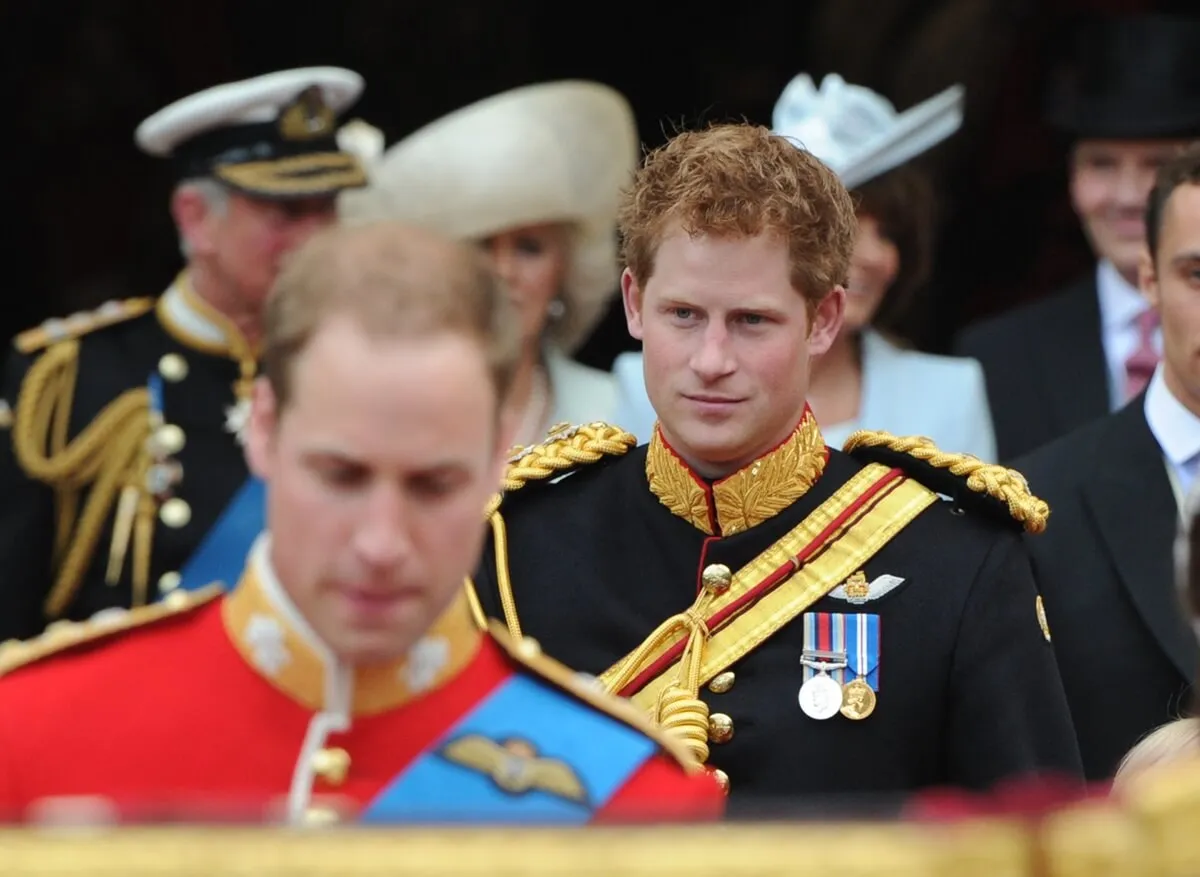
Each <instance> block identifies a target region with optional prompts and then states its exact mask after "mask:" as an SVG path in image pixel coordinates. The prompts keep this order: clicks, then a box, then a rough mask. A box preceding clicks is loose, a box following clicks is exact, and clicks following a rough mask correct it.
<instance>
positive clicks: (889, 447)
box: [842, 429, 1050, 533]
mask: <svg viewBox="0 0 1200 877" xmlns="http://www.w3.org/2000/svg"><path fill="white" fill-rule="evenodd" d="M842 450H844V451H845V452H846V453H847V454H851V455H852V456H854V457H857V458H860V459H863V460H867V461H869V462H874V463H883V464H885V465H889V466H894V467H897V468H900V469H903V470H904V471H905V472H907V473H908V474H909V475H910V476H911V477H913V478H915V479H917V480H918V481H920V482H921V483H922V484H924V485H925V486H926V487H928V488H929V489H930V490H934V491H936V492H938V493H942V494H946V495H948V496H953V497H955V498H957V499H959V500H964V499H966V498H967V496H968V494H964V492H963V491H962V490H961V488H962V487H963V486H965V487H966V488H967V490H968V491H969V494H973V495H975V496H977V497H978V498H980V499H981V500H983V502H984V503H985V504H986V506H984V505H979V504H975V506H976V507H977V508H986V510H987V511H989V512H992V511H995V512H999V513H1000V514H1001V515H1002V516H1003V517H1005V518H1011V520H1013V521H1015V522H1016V523H1017V524H1019V525H1020V526H1021V527H1022V528H1023V529H1024V530H1025V532H1027V533H1041V532H1042V531H1044V530H1045V529H1046V520H1047V519H1048V518H1049V517H1050V507H1049V506H1048V505H1047V504H1046V502H1045V501H1044V500H1042V499H1039V498H1038V497H1036V496H1034V495H1033V493H1031V492H1030V490H1029V483H1028V482H1027V481H1026V480H1025V476H1024V475H1022V474H1021V473H1020V472H1018V471H1017V470H1016V469H1009V468H1007V467H1005V466H998V465H996V464H994V463H985V462H984V461H982V460H980V459H979V458H978V457H973V456H971V455H970V454H954V453H949V452H947V451H943V450H941V449H940V448H939V447H938V446H937V445H935V444H934V443H933V442H932V441H931V440H930V439H927V438H925V437H924V436H895V435H892V434H891V433H889V432H880V431H876V430H869V429H860V430H859V431H858V432H855V433H853V434H852V435H851V436H850V437H849V438H848V439H846V444H845V446H844V447H843V448H842Z"/></svg>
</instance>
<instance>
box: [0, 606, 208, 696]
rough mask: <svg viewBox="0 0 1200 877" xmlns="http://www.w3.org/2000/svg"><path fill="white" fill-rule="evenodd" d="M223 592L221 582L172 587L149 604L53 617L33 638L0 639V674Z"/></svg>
mask: <svg viewBox="0 0 1200 877" xmlns="http://www.w3.org/2000/svg"><path fill="white" fill-rule="evenodd" d="M224 592H225V589H224V588H223V587H221V585H219V584H213V585H208V586H207V587H204V588H200V589H198V590H196V591H174V592H172V593H171V594H168V595H167V597H166V598H165V599H164V600H162V601H161V602H159V603H152V604H151V605H149V606H139V607H138V608H136V609H115V610H105V611H102V612H98V613H96V614H95V615H93V616H92V617H91V618H89V619H88V620H87V621H55V622H53V623H52V624H51V625H50V626H49V627H47V628H46V630H45V632H44V633H42V634H41V635H39V636H35V637H34V638H33V639H28V640H9V641H8V642H4V643H0V676H4V675H5V674H7V673H11V672H12V671H13V670H16V669H17V668H18V667H24V666H27V665H29V664H32V663H34V662H35V661H40V660H42V659H44V658H48V657H50V656H52V655H57V654H61V653H62V652H65V651H67V650H69V649H73V648H76V647H77V646H81V645H85V644H90V643H95V642H97V641H99V640H102V639H107V638H108V637H112V636H115V635H116V634H118V633H122V632H124V631H127V630H132V629H134V628H139V627H145V626H146V625H147V624H153V623H154V622H156V621H161V620H163V619H166V618H174V617H176V616H178V615H180V614H182V613H184V612H189V611H191V610H192V609H196V608H198V607H200V606H203V605H204V604H205V603H208V602H210V601H211V600H213V599H215V598H217V597H219V596H220V595H221V594H223V593H224Z"/></svg>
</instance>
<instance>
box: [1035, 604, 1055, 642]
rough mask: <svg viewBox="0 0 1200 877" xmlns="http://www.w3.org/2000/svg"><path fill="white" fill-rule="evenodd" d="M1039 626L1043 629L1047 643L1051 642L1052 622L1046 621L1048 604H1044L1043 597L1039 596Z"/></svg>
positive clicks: (1037, 605) (1037, 608)
mask: <svg viewBox="0 0 1200 877" xmlns="http://www.w3.org/2000/svg"><path fill="white" fill-rule="evenodd" d="M1035 605H1036V610H1037V620H1038V625H1039V626H1040V627H1041V628H1042V636H1044V637H1045V638H1046V642H1051V639H1050V622H1049V621H1047V620H1046V604H1045V603H1043V602H1042V595H1041V594H1038V598H1037V602H1036V604H1035Z"/></svg>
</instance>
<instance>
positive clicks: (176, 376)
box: [158, 353, 188, 384]
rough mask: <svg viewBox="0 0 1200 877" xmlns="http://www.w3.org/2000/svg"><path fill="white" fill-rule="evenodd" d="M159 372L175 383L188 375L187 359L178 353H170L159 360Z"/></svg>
mask: <svg viewBox="0 0 1200 877" xmlns="http://www.w3.org/2000/svg"><path fill="white" fill-rule="evenodd" d="M158 373H159V374H160V375H162V376H163V377H164V378H166V379H167V380H168V381H170V382H171V383H173V384H177V383H179V382H180V381H182V380H183V379H184V378H186V377H187V374H188V364H187V360H186V359H184V358H183V357H182V356H180V355H179V354H178V353H168V354H166V355H164V356H163V358H162V359H160V360H159V361H158Z"/></svg>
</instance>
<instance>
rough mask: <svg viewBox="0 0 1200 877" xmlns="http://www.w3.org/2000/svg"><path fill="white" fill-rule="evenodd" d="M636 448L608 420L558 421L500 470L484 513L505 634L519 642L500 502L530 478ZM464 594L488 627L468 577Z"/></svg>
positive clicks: (630, 438)
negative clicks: (580, 423) (578, 423)
mask: <svg viewBox="0 0 1200 877" xmlns="http://www.w3.org/2000/svg"><path fill="white" fill-rule="evenodd" d="M636 446H637V439H636V438H635V437H634V436H633V435H632V434H631V433H628V432H625V431H624V430H623V429H620V428H619V427H616V426H609V425H608V424H607V423H599V422H597V423H589V424H587V425H584V426H571V425H570V424H566V423H559V424H555V425H554V426H552V427H551V428H550V430H549V432H548V433H547V435H546V439H545V441H543V442H542V443H541V444H537V445H533V446H532V447H528V448H515V449H514V450H513V453H512V454H511V455H510V458H509V463H508V467H507V468H506V469H505V472H504V480H503V482H502V488H501V489H502V491H503V492H502V493H498V494H496V495H495V496H493V497H492V500H491V502H489V503H488V505H487V508H486V509H485V511H484V514H485V516H486V517H487V519H488V524H489V525H490V526H491V528H492V548H493V552H494V554H495V558H496V590H497V591H498V592H499V594H500V605H501V606H502V607H503V609H504V623H505V625H506V626H507V627H508V632H509V634H510V635H511V636H512V637H513V639H514V640H516V641H517V642H520V641H521V638H522V633H521V619H520V617H519V616H518V615H517V602H516V598H515V597H514V596H513V589H512V579H511V578H510V576H509V571H508V533H507V529H506V527H505V526H504V518H503V516H501V514H500V511H499V509H500V503H501V502H502V501H503V499H504V496H505V495H506V494H509V493H512V492H514V491H517V490H520V489H521V488H523V487H524V486H525V485H526V484H529V483H530V482H533V481H543V480H545V479H547V478H553V477H554V476H556V475H561V474H563V473H565V472H568V471H570V470H572V469H576V468H578V467H580V466H586V465H588V464H590V463H598V462H600V461H601V460H603V459H604V458H605V457H620V456H622V455H624V454H626V453H628V451H629V450H630V448H633V447H636ZM466 587H467V596H468V600H469V601H470V605H471V613H472V615H474V616H475V620H476V622H478V623H479V625H480V626H481V627H482V628H484V629H486V628H487V618H486V616H485V615H484V612H483V606H482V605H481V604H480V602H479V595H478V594H477V593H476V592H475V586H474V584H473V583H472V582H471V580H470V579H467V582H466Z"/></svg>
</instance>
